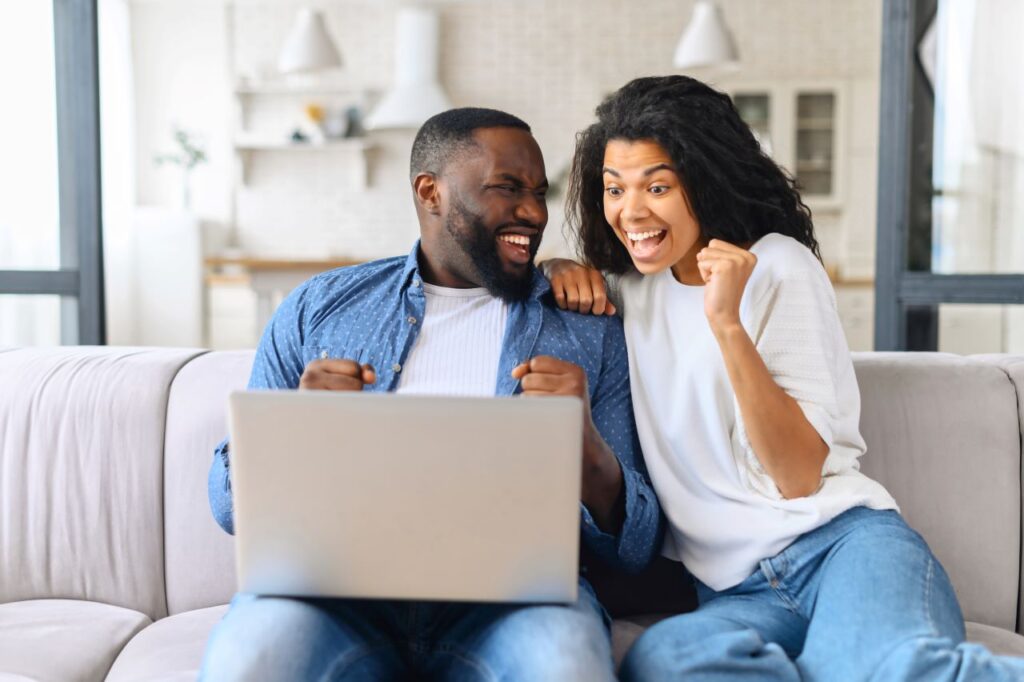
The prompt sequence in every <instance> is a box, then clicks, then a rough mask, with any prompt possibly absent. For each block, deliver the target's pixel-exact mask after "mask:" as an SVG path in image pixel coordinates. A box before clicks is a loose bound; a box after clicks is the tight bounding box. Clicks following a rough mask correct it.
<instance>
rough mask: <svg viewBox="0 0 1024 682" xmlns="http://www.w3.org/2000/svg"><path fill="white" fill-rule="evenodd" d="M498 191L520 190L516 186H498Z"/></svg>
mask: <svg viewBox="0 0 1024 682" xmlns="http://www.w3.org/2000/svg"><path fill="white" fill-rule="evenodd" d="M498 189H500V190H501V191H502V192H516V191H518V189H519V188H518V187H516V186H515V185H498Z"/></svg>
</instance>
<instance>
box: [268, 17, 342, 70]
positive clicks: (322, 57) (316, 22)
mask: <svg viewBox="0 0 1024 682" xmlns="http://www.w3.org/2000/svg"><path fill="white" fill-rule="evenodd" d="M336 66H341V55H340V54H338V48H337V47H335V45H334V41H333V40H331V34H330V33H328V32H327V26H326V25H325V24H324V15H323V13H322V12H321V11H320V10H315V9H310V8H308V7H306V8H303V9H301V10H299V14H298V15H297V16H296V17H295V23H293V24H292V28H291V30H290V31H289V32H288V37H287V38H286V39H285V41H284V47H283V48H281V54H280V56H278V59H277V70H278V71H280V72H281V73H299V72H302V71H317V70H319V69H330V68H332V67H336Z"/></svg>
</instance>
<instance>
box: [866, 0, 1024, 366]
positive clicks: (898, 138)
mask: <svg viewBox="0 0 1024 682" xmlns="http://www.w3.org/2000/svg"><path fill="white" fill-rule="evenodd" d="M938 3H939V0H885V5H884V10H883V14H882V78H881V110H880V120H879V158H878V225H877V230H878V238H877V241H876V244H877V246H876V256H875V350H878V351H890V350H896V351H905V350H914V351H935V350H938V341H939V339H938V315H939V304H941V303H987V304H1020V303H1024V274H1019V275H1017V274H978V275H970V274H957V275H943V274H936V273H933V272H931V271H930V269H931V258H930V254H931V230H932V217H931V209H930V203H929V206H916V207H915V206H914V204H913V201H914V196H915V194H914V190H915V189H918V191H920V187H921V186H922V185H924V186H925V187H926V188H927V189H930V190H931V192H934V188H933V187H932V186H931V184H932V180H931V177H932V176H931V162H932V145H933V142H932V132H933V131H932V119H933V116H934V94H933V93H932V92H931V90H930V87H929V86H928V85H927V81H926V79H925V78H924V76H923V72H922V71H921V67H920V64H919V63H918V60H917V57H916V48H917V45H918V42H919V41H920V39H921V36H922V35H923V33H924V31H925V29H926V28H927V26H928V23H929V22H930V20H931V18H932V17H933V16H935V13H936V12H937V10H938Z"/></svg>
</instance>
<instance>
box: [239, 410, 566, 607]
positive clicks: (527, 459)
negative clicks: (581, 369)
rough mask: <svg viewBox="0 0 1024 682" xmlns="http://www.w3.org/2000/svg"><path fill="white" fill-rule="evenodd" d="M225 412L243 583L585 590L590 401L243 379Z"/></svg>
mask: <svg viewBox="0 0 1024 682" xmlns="http://www.w3.org/2000/svg"><path fill="white" fill-rule="evenodd" d="M229 420H230V431H231V485H232V491H233V495H234V505H235V509H234V517H235V536H236V542H235V546H236V559H237V567H238V582H239V590H240V591H243V592H252V593H258V594H270V595H289V596H309V597H349V598H371V599H416V600H443V601H474V602H554V603H558V602H572V601H575V600H576V586H577V580H578V577H577V575H578V561H579V522H580V502H579V499H580V476H581V453H582V447H583V445H582V430H583V427H582V424H583V409H582V401H580V400H579V399H577V398H563V397H551V398H514V397H513V398H454V397H452V398H448V397H437V396H410V395H395V394H381V393H349V392H330V391H239V392H235V393H232V394H231V396H230V400H229Z"/></svg>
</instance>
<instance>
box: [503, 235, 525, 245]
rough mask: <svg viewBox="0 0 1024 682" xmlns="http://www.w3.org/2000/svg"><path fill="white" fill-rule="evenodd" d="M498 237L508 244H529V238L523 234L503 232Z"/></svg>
mask: <svg viewBox="0 0 1024 682" xmlns="http://www.w3.org/2000/svg"><path fill="white" fill-rule="evenodd" d="M498 239H500V240H501V241H503V242H508V243H509V244H518V245H519V246H529V245H530V238H529V237H527V236H526V235H523V234H503V235H501V236H499V237H498Z"/></svg>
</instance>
